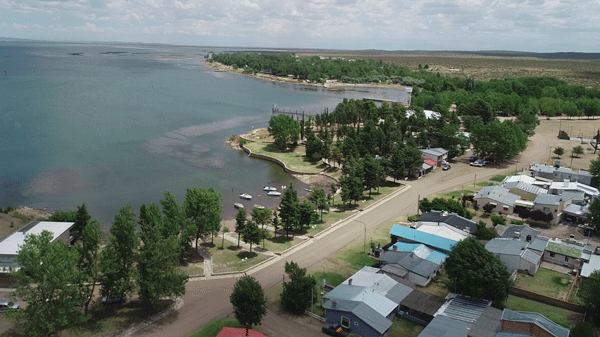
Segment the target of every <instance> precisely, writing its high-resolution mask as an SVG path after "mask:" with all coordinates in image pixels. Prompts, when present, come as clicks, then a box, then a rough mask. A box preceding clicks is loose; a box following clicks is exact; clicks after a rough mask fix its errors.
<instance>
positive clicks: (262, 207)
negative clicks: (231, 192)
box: [254, 204, 265, 209]
mask: <svg viewBox="0 0 600 337" xmlns="http://www.w3.org/2000/svg"><path fill="white" fill-rule="evenodd" d="M254 208H258V209H264V208H265V206H263V205H258V204H254Z"/></svg>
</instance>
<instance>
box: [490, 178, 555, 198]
mask: <svg viewBox="0 0 600 337" xmlns="http://www.w3.org/2000/svg"><path fill="white" fill-rule="evenodd" d="M500 186H502V187H504V188H507V189H509V190H510V189H511V188H515V189H518V190H521V191H524V192H527V193H532V194H536V195H538V194H546V193H548V190H547V189H545V188H542V187H540V186H537V185H532V184H529V183H526V182H522V181H519V182H506V183H502V184H501V185H500Z"/></svg>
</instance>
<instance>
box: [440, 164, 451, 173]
mask: <svg viewBox="0 0 600 337" xmlns="http://www.w3.org/2000/svg"><path fill="white" fill-rule="evenodd" d="M450 168H451V166H450V165H448V164H446V165H444V166H443V167H442V170H444V171H448V170H449V169H450Z"/></svg>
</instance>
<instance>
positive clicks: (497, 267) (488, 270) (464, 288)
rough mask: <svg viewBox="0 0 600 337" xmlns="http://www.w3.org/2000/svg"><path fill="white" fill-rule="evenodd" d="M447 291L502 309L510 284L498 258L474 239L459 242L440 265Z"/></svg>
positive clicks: (506, 272)
mask: <svg viewBox="0 0 600 337" xmlns="http://www.w3.org/2000/svg"><path fill="white" fill-rule="evenodd" d="M444 269H445V270H446V274H447V275H448V280H449V281H448V284H447V287H448V290H450V291H452V292H456V293H459V294H463V295H467V296H471V297H475V298H480V299H486V300H490V301H492V302H493V303H494V306H496V307H499V308H501V307H503V306H504V302H505V301H506V299H507V298H508V292H509V291H510V289H511V288H512V286H513V284H512V281H511V280H510V274H509V273H508V271H507V270H506V266H505V265H504V263H503V262H502V261H500V258H499V257H498V256H497V255H495V254H493V253H490V252H489V251H488V250H487V249H485V247H484V246H483V245H482V244H481V243H480V242H479V241H477V239H475V238H474V237H470V238H467V239H465V240H462V241H459V242H458V243H457V244H456V245H454V246H453V247H452V249H451V250H450V253H449V254H448V258H447V259H446V261H445V262H444Z"/></svg>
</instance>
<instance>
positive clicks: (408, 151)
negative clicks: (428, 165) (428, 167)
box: [404, 146, 423, 175]
mask: <svg viewBox="0 0 600 337" xmlns="http://www.w3.org/2000/svg"><path fill="white" fill-rule="evenodd" d="M421 165H423V157H421V151H419V149H417V148H416V147H414V146H407V147H406V148H405V149H404V168H405V169H406V171H407V172H408V174H409V175H410V174H413V175H414V174H416V173H417V171H418V170H419V168H420V167H421Z"/></svg>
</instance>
